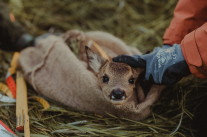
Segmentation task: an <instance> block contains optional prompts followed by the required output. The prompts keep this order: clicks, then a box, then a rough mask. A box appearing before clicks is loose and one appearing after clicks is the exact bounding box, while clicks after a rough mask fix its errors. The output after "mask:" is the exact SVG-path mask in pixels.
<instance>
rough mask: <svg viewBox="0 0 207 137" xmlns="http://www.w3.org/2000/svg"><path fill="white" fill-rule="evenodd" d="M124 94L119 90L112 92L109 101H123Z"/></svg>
mask: <svg viewBox="0 0 207 137" xmlns="http://www.w3.org/2000/svg"><path fill="white" fill-rule="evenodd" d="M125 96H126V94H125V92H124V91H120V90H113V91H112V92H111V99H113V100H123V99H125Z"/></svg>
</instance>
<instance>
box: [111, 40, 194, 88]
mask: <svg viewBox="0 0 207 137" xmlns="http://www.w3.org/2000/svg"><path fill="white" fill-rule="evenodd" d="M113 61H114V62H122V63H126V64H128V65H130V66H131V67H140V68H146V72H145V79H146V80H148V81H150V82H152V83H154V84H159V85H167V86H169V85H172V84H175V83H177V82H178V81H180V80H181V79H182V78H183V77H185V76H187V75H189V74H191V73H190V70H189V67H188V65H187V63H186V61H185V59H184V57H183V54H182V51H181V47H180V45H178V44H174V45H173V46H169V45H164V46H163V47H161V48H160V47H157V48H155V49H154V50H153V52H152V53H150V54H145V55H133V56H128V55H120V56H117V57H115V58H113Z"/></svg>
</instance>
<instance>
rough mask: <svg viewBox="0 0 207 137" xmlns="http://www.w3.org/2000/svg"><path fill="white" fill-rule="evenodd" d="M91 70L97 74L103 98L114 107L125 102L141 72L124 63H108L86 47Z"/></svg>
mask: <svg viewBox="0 0 207 137" xmlns="http://www.w3.org/2000/svg"><path fill="white" fill-rule="evenodd" d="M86 54H87V58H88V63H89V66H90V67H91V69H92V70H93V71H94V72H95V73H96V74H97V77H98V83H99V85H100V87H101V90H102V92H103V95H104V97H105V98H106V99H107V100H108V101H110V102H111V103H113V104H114V105H122V104H123V103H124V102H125V101H127V100H128V99H129V98H130V97H131V95H132V93H133V90H134V88H135V82H136V80H137V78H138V76H139V74H140V73H141V71H142V70H140V69H134V68H131V67H130V66H129V65H127V64H124V63H117V62H113V61H109V60H107V59H105V58H103V57H101V56H100V55H98V54H97V53H95V52H94V51H93V50H91V49H90V48H88V47H87V46H86Z"/></svg>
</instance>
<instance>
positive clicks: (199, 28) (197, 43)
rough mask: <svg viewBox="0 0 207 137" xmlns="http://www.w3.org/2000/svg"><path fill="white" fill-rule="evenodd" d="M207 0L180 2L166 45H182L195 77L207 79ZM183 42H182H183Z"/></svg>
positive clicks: (167, 34)
mask: <svg viewBox="0 0 207 137" xmlns="http://www.w3.org/2000/svg"><path fill="white" fill-rule="evenodd" d="M206 22H207V0H179V2H178V4H177V6H176V8H175V11H174V18H173V20H172V22H171V24H170V26H169V28H167V30H166V31H165V34H164V36H163V39H164V44H169V45H173V44H175V43H177V44H181V49H182V52H183V55H184V58H185V60H186V62H187V64H188V66H189V68H190V71H191V73H192V74H193V75H195V76H196V77H199V78H207V23H206ZM181 41H182V42H181Z"/></svg>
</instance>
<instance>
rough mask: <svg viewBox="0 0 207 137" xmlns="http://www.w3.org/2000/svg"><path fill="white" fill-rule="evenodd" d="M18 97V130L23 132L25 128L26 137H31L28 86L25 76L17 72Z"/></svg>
mask: <svg viewBox="0 0 207 137" xmlns="http://www.w3.org/2000/svg"><path fill="white" fill-rule="evenodd" d="M16 84H17V96H16V117H17V127H16V128H17V130H22V129H23V127H24V136H25V137H30V128H29V116H28V104H27V86H26V82H25V80H24V78H23V74H22V72H20V71H17V77H16Z"/></svg>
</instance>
